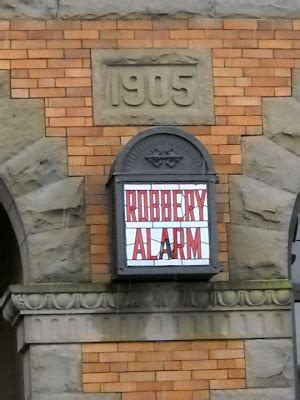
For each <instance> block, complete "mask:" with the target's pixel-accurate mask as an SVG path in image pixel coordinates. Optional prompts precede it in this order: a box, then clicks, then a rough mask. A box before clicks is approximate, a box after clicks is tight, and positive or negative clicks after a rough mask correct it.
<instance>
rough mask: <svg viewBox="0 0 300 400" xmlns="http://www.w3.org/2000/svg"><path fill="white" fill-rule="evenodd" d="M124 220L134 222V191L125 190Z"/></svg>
mask: <svg viewBox="0 0 300 400" xmlns="http://www.w3.org/2000/svg"><path fill="white" fill-rule="evenodd" d="M126 219H127V221H128V222H136V191H135V190H126Z"/></svg>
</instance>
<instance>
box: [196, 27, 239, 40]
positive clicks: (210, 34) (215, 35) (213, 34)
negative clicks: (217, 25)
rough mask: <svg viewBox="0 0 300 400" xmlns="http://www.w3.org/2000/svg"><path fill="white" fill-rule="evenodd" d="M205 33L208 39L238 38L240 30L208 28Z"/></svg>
mask: <svg viewBox="0 0 300 400" xmlns="http://www.w3.org/2000/svg"><path fill="white" fill-rule="evenodd" d="M204 35H205V37H206V38H207V39H238V38H239V31H238V30H223V29H222V30H217V29H215V30H206V31H204Z"/></svg>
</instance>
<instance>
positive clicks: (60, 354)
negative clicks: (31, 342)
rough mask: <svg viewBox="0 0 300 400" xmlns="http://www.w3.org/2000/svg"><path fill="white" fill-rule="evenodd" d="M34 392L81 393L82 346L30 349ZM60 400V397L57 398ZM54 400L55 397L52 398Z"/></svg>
mask: <svg viewBox="0 0 300 400" xmlns="http://www.w3.org/2000/svg"><path fill="white" fill-rule="evenodd" d="M30 363H31V385H32V392H33V393H35V395H37V394H41V393H45V394H47V396H50V397H51V394H52V393H74V392H75V393H76V392H81V391H82V387H81V347H80V345H73V344H72V345H70V344H63V345H50V344H49V345H35V346H31V347H30ZM57 398H59V397H57ZM51 399H53V397H51Z"/></svg>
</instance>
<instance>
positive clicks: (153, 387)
mask: <svg viewBox="0 0 300 400" xmlns="http://www.w3.org/2000/svg"><path fill="white" fill-rule="evenodd" d="M172 389H173V382H170V381H161V382H137V383H136V390H137V391H141V392H145V391H151V392H154V391H159V390H172Z"/></svg>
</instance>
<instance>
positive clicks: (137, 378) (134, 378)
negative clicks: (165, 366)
mask: <svg viewBox="0 0 300 400" xmlns="http://www.w3.org/2000/svg"><path fill="white" fill-rule="evenodd" d="M158 373H159V372H158ZM158 380H160V379H158ZM164 380H165V379H164ZM167 380H168V379H167ZM150 381H155V372H120V382H150Z"/></svg>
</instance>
